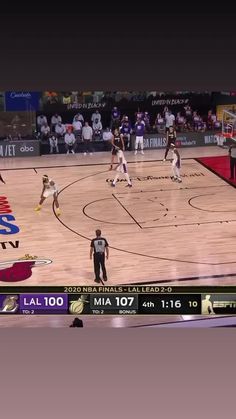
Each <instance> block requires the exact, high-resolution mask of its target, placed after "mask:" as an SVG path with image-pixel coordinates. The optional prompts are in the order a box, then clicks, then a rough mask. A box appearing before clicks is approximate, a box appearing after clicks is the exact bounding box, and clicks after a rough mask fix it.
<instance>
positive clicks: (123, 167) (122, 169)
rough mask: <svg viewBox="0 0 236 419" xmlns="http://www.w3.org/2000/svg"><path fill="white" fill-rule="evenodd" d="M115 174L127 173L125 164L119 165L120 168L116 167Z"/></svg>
mask: <svg viewBox="0 0 236 419" xmlns="http://www.w3.org/2000/svg"><path fill="white" fill-rule="evenodd" d="M116 170H117V172H120V173H127V172H128V169H127V164H124V163H123V164H121V165H120V166H118V167H117V169H116Z"/></svg>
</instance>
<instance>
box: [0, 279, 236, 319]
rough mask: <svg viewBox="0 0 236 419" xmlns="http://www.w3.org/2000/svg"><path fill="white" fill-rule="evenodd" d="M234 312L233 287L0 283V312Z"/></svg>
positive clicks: (146, 313)
mask: <svg viewBox="0 0 236 419" xmlns="http://www.w3.org/2000/svg"><path fill="white" fill-rule="evenodd" d="M6 314H19V315H22V314H23V315H34V314H54V315H55V314H68V315H78V314H79V315H99V314H101V315H159V314H161V315H171V314H173V315H176V314H179V315H203V316H212V315H236V287H232V286H230V287H227V286H226V287H219V286H218V287H168V288H165V287H149V286H146V287H145V286H140V287H139V286H137V287H132V286H122V287H121V286H119V287H107V286H104V287H102V286H97V287H87V286H85V287H77V286H74V287H0V315H6Z"/></svg>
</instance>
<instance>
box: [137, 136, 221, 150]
mask: <svg viewBox="0 0 236 419" xmlns="http://www.w3.org/2000/svg"><path fill="white" fill-rule="evenodd" d="M217 138H218V135H217V133H216V132H210V131H208V132H186V133H178V134H177V141H176V144H177V145H178V146H179V147H201V146H206V145H216V144H217ZM131 141H132V149H133V150H134V144H135V136H134V135H132V136H131ZM165 147H166V136H165V135H164V134H146V135H145V136H144V148H145V149H158V148H165Z"/></svg>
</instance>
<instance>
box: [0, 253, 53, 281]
mask: <svg viewBox="0 0 236 419" xmlns="http://www.w3.org/2000/svg"><path fill="white" fill-rule="evenodd" d="M50 263H52V261H51V260H50V259H39V258H38V257H37V256H30V255H29V254H27V255H25V256H24V257H22V258H20V259H17V260H11V261H8V262H0V281H2V282H20V281H25V280H26V279H28V278H30V277H31V275H32V269H33V268H37V267H39V266H43V265H48V264H50ZM9 265H10V266H9Z"/></svg>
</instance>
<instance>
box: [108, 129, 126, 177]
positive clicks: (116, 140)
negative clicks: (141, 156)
mask: <svg viewBox="0 0 236 419" xmlns="http://www.w3.org/2000/svg"><path fill="white" fill-rule="evenodd" d="M111 144H112V149H111V164H110V169H109V170H112V168H113V164H114V160H115V156H116V153H117V147H118V148H120V149H121V150H123V151H124V149H125V145H124V140H123V135H122V134H120V132H119V129H118V128H116V129H115V130H114V132H113V138H112V140H111Z"/></svg>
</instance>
